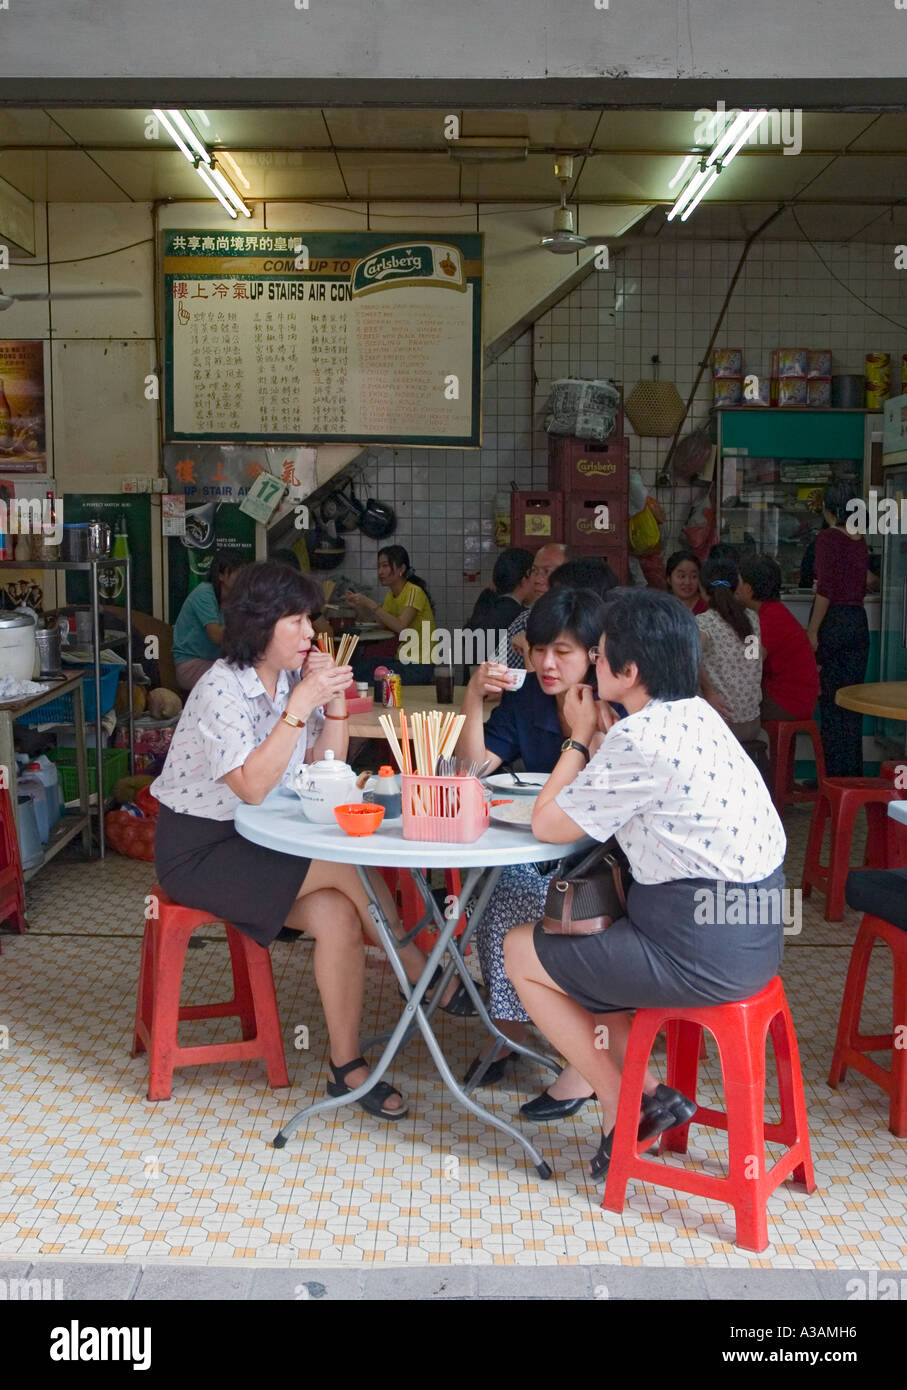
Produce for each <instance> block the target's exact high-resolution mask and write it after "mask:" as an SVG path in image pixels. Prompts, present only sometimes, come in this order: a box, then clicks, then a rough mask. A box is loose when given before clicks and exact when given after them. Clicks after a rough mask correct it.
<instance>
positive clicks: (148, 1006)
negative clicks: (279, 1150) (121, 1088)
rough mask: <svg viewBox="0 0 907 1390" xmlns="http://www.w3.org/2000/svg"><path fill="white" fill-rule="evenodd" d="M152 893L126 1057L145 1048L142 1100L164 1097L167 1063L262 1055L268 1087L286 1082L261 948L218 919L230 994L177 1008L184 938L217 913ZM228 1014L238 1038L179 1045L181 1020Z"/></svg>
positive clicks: (168, 1083)
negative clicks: (153, 907)
mask: <svg viewBox="0 0 907 1390" xmlns="http://www.w3.org/2000/svg"><path fill="white" fill-rule="evenodd" d="M151 893H152V896H153V897H154V898H156V899H157V903H158V911H159V915H158V916H157V917H150V918H149V919H148V920H147V921H146V923H145V935H144V938H143V940H142V964H141V970H140V972H139V992H138V1001H137V1003H136V1010H135V1032H134V1035H133V1039H132V1055H133V1057H137V1056H138V1055H139V1053H140V1052H148V1053H149V1054H150V1062H151V1066H150V1076H149V1082H148V1099H149V1100H169V1099H170V1093H171V1090H172V1086H173V1068H174V1067H192V1066H199V1065H200V1064H201V1063H203V1062H240V1061H245V1060H246V1059H247V1058H250V1057H260V1058H263V1059H264V1061H265V1064H266V1065H267V1068H268V1084H269V1085H271V1086H289V1084H290V1078H289V1076H288V1075H287V1063H286V1057H285V1055H284V1050H283V1038H282V1037H281V1033H280V1018H279V1016H278V1013H277V996H276V994H275V992H274V976H273V973H272V971H271V957H270V955H269V953H268V951H267V949H266V948H265V947H264V946H259V945H257V943H256V942H254V941H253V940H252V939H251V937H248V936H245V935H244V934H243V933H242V932H239V931H237V930H236V928H235V927H232V926H230V924H229V923H228V922H225V923H224V926H225V927H226V928H227V943H228V945H229V947H230V959H231V963H232V966H233V998H232V999H230V1000H228V1001H227V1002H226V1003H224V1004H188V1005H182V1006H181V1005H180V985H181V983H182V978H183V962H184V960H185V957H186V950H187V948H188V945H189V938H190V936H191V935H192V933H193V932H194V931H195V930H196V929H197V928H198V927H205V926H208V925H209V924H210V923H211V922H212V921H214V920H216V919H215V918H212V916H211V913H210V912H197V911H196V910H195V909H194V908H191V907H181V906H180V904H179V903H175V902H174V901H173V900H172V898H168V897H167V894H166V893H164V892H163V891H162V890H161V889H160V888H158V887H157V886H156V885H155V887H154V888H152V890H151ZM234 1016H235V1017H237V1018H239V1019H241V1021H242V1036H243V1041H242V1042H227V1043H205V1044H202V1045H201V1046H195V1047H181V1046H180V1044H179V1042H178V1040H177V1038H178V1031H179V1023H180V1020H181V1019H189V1018H232V1017H234Z"/></svg>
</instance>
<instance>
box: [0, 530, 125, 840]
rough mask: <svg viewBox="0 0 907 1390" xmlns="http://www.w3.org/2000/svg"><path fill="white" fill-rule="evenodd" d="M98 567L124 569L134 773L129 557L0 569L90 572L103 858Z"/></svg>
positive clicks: (20, 563)
mask: <svg viewBox="0 0 907 1390" xmlns="http://www.w3.org/2000/svg"><path fill="white" fill-rule="evenodd" d="M99 569H125V571H126V604H125V608H126V637H127V642H126V684H127V687H128V691H129V770H130V772H131V773H133V774H134V773H135V715H134V713H133V708H132V557H131V556H126V557H125V558H123V559H116V560H115V559H110V558H108V559H103V560H3V561H0V571H3V570H87V571H88V572H89V573H90V575H91V633H92V642H93V653H94V663H93V664H94V693H95V740H96V741H95V753H96V760H97V773H98V847H99V849H100V856H101V858H102V859H103V858H104V856H105V852H106V837H105V834H104V766H103V762H104V760H103V756H102V755H103V751H104V750H103V746H102V736H103V725H102V723H101V632H102V628H101V609H100V602H99V598H100V595H99V590H98V570H99Z"/></svg>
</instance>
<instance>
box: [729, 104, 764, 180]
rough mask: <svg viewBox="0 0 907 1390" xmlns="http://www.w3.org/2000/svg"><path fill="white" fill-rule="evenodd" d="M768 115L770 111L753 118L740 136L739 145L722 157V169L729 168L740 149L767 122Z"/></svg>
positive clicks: (757, 113)
mask: <svg viewBox="0 0 907 1390" xmlns="http://www.w3.org/2000/svg"><path fill="white" fill-rule="evenodd" d="M767 115H768V111H767V110H763V111H757V112H756V113H755V115H754V116H753V118H752V120H751V121H750V122H749V123H748V124H747V126H746V128H745V129H744V131H743V133H742V134H741V135H740V138H739V139H738V141H737V143H736V144H735V145H734V147H733V149H731V150H728V152H727V154H725V155H722V156H721V167H722V168H723V169H726V168H727V166H728V165H729V164H730V162H731V160H732V159H733V158H734V155H735V154H737V153H738V152H739V151H740V149H741V148H742V146H744V145H745V144H746V142H747V140H748V139H749V138H750V136H751V135H753V134H754V133H755V131H756V130H758V128H759V126H760V125H761V124H762V122H763V121H764V120H765V118H766V116H767Z"/></svg>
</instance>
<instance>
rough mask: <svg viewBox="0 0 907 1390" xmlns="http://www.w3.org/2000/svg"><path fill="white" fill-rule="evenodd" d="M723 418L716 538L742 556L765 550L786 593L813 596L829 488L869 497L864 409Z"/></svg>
mask: <svg viewBox="0 0 907 1390" xmlns="http://www.w3.org/2000/svg"><path fill="white" fill-rule="evenodd" d="M716 414H717V418H718V441H717V442H718V460H719V463H718V489H717V491H718V497H717V525H718V539H719V541H720V542H721V543H722V544H725V545H730V546H732V547H733V548H734V550H735V551H736V553H737V554H738V555H740V554H743V553H745V552H746V551H748V550H758V551H763V552H765V553H767V554H769V555H771V556H773V557H774V558H775V559H776V560H777V561H778V564H779V565H780V566H781V576H782V584H783V590H784V593H785V595H788V594H789V595H790V596H791V597H796V596H797V595H798V594H799V595H800V596H802V597H804V598H809V599H811V597H812V581H813V574H812V563H811V558H812V545H813V542H814V541H815V538H816V536H817V534H818V532H819V531H820V530H821V529H822V497H823V493H824V489H825V488H826V487H827V485H828V484H829V483H831V482H846V483H849V484H850V485H851V486H852V487H853V489H854V491H855V492H856V494H857V495H858V496H860V497H865V496H866V492H867V484H868V477H869V469H868V462H867V461H868V442H867V441H868V437H869V429H868V425H867V422H868V420H869V419H870V418H872V417H869V416H867V414H866V412H864V411H849V410H797V411H784V410H780V409H775V410H771V409H769V410H766V409H765V407H760V408H759V409H753V410H746V409H734V410H721V411H718V412H716ZM869 541H870V548H872V538H871V537H870V538H869Z"/></svg>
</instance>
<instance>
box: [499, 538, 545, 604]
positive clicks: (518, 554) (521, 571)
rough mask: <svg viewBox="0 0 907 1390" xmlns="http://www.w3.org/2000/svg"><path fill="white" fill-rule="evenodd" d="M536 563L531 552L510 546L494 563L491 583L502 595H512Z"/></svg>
mask: <svg viewBox="0 0 907 1390" xmlns="http://www.w3.org/2000/svg"><path fill="white" fill-rule="evenodd" d="M534 563H535V560H534V556H533V554H532V551H531V550H523V549H521V547H520V546H518V545H509V546H508V547H507V549H506V550H502V551H501V553H500V555H499V556H498V558H497V559H496V560H495V562H494V569H493V570H492V572H491V582H492V584H494V587H495V589H496V591H497V592H498V593H499V594H501V595H504V594H512V593H513V591H514V589H515V588H516V587H517V585H518V584H521V583H522V582H523V580H524V579H525V578H526V576H527V574H528V573H529V571H530V570H531V569H532V566H533V564H534Z"/></svg>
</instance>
